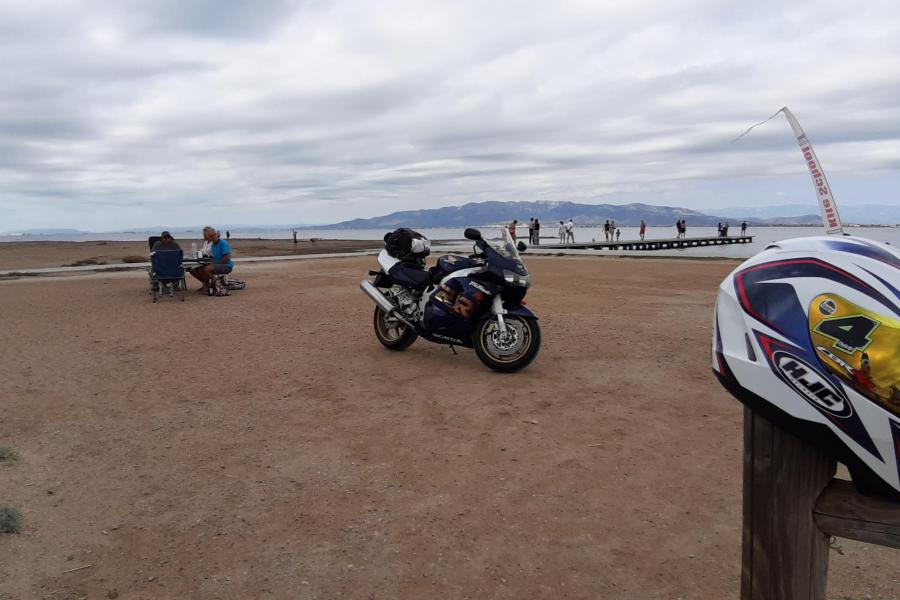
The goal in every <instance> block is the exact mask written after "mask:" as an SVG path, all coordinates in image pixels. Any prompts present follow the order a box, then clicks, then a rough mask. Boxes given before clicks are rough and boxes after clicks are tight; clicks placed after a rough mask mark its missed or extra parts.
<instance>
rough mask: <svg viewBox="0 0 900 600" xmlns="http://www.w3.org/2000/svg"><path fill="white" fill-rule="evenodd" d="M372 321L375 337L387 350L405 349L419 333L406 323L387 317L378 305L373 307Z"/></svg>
mask: <svg viewBox="0 0 900 600" xmlns="http://www.w3.org/2000/svg"><path fill="white" fill-rule="evenodd" d="M373 323H374V326H375V337H376V338H378V341H379V342H381V345H382V346H384V347H385V348H387V349H389V350H396V351H398V352H399V351H400V350H406V349H407V348H409V347H410V346H411V345H412V343H413V342H415V341H416V338H417V337H419V334H417V333H416V332H415V331H414V330H413V329H412V328H410V327H409V326H408V325H406V324H404V323H402V322H400V321H398V320H397V319H389V318H388V316H387V314H386V313H385V312H384V311H383V310H382V309H381V307H380V306H376V307H375V316H374V318H373Z"/></svg>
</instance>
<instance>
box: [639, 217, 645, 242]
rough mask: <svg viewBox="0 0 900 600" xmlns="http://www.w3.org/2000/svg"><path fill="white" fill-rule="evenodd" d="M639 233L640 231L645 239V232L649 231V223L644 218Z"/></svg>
mask: <svg viewBox="0 0 900 600" xmlns="http://www.w3.org/2000/svg"><path fill="white" fill-rule="evenodd" d="M638 233H639V234H640V236H641V240H643V239H644V234H645V233H647V224H646V223H644V220H643V219H641V229H640V231H639V232H638Z"/></svg>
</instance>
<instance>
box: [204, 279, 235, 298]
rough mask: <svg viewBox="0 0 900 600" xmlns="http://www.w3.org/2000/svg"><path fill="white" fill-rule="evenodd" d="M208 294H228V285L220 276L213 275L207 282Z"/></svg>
mask: <svg viewBox="0 0 900 600" xmlns="http://www.w3.org/2000/svg"><path fill="white" fill-rule="evenodd" d="M209 295H210V296H229V295H230V294H229V292H228V286H227V285H225V282H224V281H222V278H221V277H213V278H212V280H211V281H210V282H209Z"/></svg>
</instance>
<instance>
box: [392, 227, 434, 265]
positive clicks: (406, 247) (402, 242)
mask: <svg viewBox="0 0 900 600" xmlns="http://www.w3.org/2000/svg"><path fill="white" fill-rule="evenodd" d="M384 248H385V249H386V250H387V251H388V254H390V255H391V256H393V257H394V258H397V259H399V260H402V261H405V262H413V263H417V264H425V257H426V256H428V255H429V254H430V253H431V241H430V240H429V239H428V238H427V237H425V236H424V235H422V234H421V233H419V232H418V231H413V230H412V229H407V228H406V227H400V228H399V229H395V230H394V231H390V232H388V233H386V234H384Z"/></svg>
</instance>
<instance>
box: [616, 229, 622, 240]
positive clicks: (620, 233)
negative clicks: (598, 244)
mask: <svg viewBox="0 0 900 600" xmlns="http://www.w3.org/2000/svg"><path fill="white" fill-rule="evenodd" d="M620 235H622V230H621V229H616V241H617V242H618V241H619V236H620Z"/></svg>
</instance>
